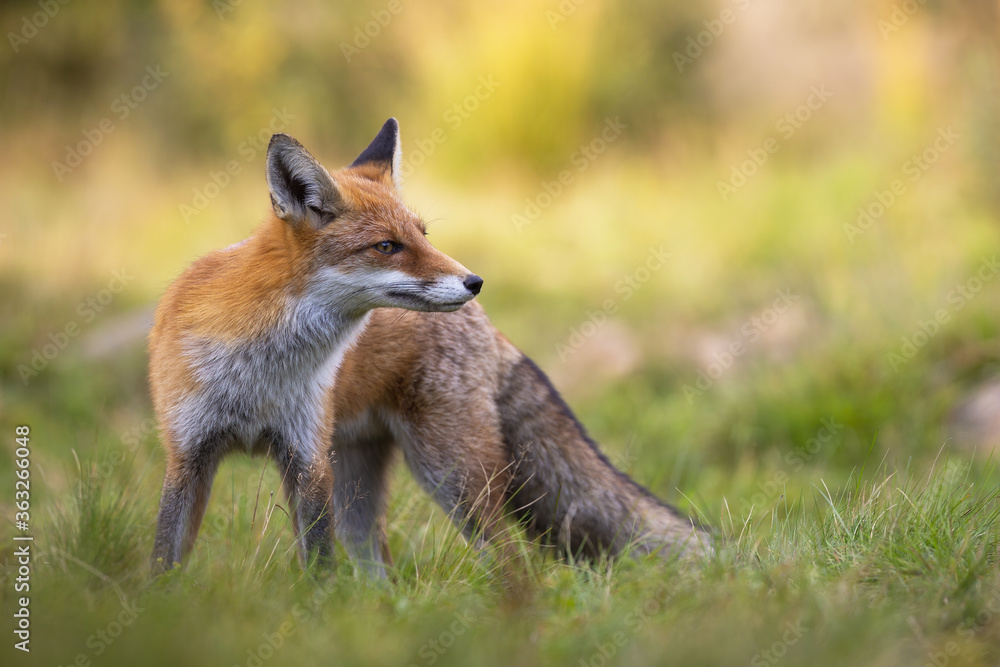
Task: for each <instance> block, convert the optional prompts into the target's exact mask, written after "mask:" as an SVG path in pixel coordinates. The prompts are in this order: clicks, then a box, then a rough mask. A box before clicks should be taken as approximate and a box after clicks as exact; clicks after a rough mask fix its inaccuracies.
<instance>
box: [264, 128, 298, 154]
mask: <svg viewBox="0 0 1000 667" xmlns="http://www.w3.org/2000/svg"><path fill="white" fill-rule="evenodd" d="M299 145H301V144H299V142H298V141H296V140H295V139H294V138H293V137H292V136H291V135H289V134H285V133H284V132H276V133H274V134H272V135H271V141H269V142H267V151H268V152H269V153H270V152H271V149H273V148H280V147H283V146H299Z"/></svg>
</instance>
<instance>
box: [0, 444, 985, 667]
mask: <svg viewBox="0 0 1000 667" xmlns="http://www.w3.org/2000/svg"><path fill="white" fill-rule="evenodd" d="M261 465H262V463H261ZM258 468H259V466H258V465H256V464H253V463H250V462H248V461H238V462H235V463H234V464H232V465H230V466H228V467H227V469H225V470H223V472H222V473H221V474H220V477H219V480H218V484H217V487H216V491H217V493H216V501H215V502H214V503H213V507H212V511H211V512H210V515H209V517H208V519H207V522H206V526H205V530H204V532H203V534H202V536H201V539H200V541H199V544H198V547H197V548H196V551H195V553H194V554H193V557H192V559H191V561H190V562H189V563H188V567H187V568H186V569H185V570H184V571H180V572H174V573H171V574H169V575H168V576H165V577H163V578H161V579H160V580H157V581H153V582H150V581H149V580H148V578H147V577H146V572H147V569H146V566H147V562H146V556H147V554H148V551H149V548H150V535H149V531H148V530H147V529H146V527H147V526H148V519H147V520H146V521H145V522H144V521H143V520H142V519H141V517H143V516H145V517H151V516H152V513H153V512H154V510H155V497H154V496H153V495H151V494H149V493H145V492H143V493H139V492H138V489H139V488H140V487H146V486H151V485H152V482H153V481H155V480H151V479H149V478H148V476H146V475H139V476H138V478H137V477H136V476H135V475H130V476H126V475H118V474H112V475H110V476H108V477H107V478H103V479H100V480H95V479H94V477H93V475H91V474H85V475H84V477H83V479H80V480H78V481H79V482H80V484H79V485H78V486H77V491H76V492H75V493H74V494H73V495H72V496H71V498H70V499H68V500H65V502H60V504H59V506H58V509H57V510H56V516H55V517H54V520H53V521H51V522H50V523H49V525H48V527H47V528H46V530H45V532H44V539H43V540H42V541H41V542H40V547H41V548H42V549H43V554H42V555H41V556H40V557H39V561H38V567H37V570H36V572H35V573H34V582H35V583H34V587H35V588H33V603H32V604H33V607H32V610H33V612H34V613H35V614H36V617H35V625H34V632H35V635H34V637H35V640H34V644H33V646H34V648H35V651H34V652H33V653H32V659H33V660H37V661H38V663H39V664H68V663H69V662H70V661H72V660H73V659H75V656H76V655H77V654H84V655H85V656H88V657H89V658H91V659H93V660H94V662H93V664H131V663H134V662H140V663H142V664H177V663H178V662H182V663H183V662H190V663H192V664H255V663H254V662H253V661H252V658H253V656H254V655H257V656H261V655H262V653H261V652H262V651H263V655H267V654H268V653H269V651H272V647H277V648H274V649H273V653H274V655H275V657H274V663H273V664H294V662H296V661H314V660H320V659H324V660H325V659H334V660H337V661H338V662H339V663H341V664H387V665H393V664H400V665H409V664H418V665H424V664H444V665H452V664H454V665H468V664H483V665H500V664H511V663H520V664H571V665H577V664H581V662H580V661H583V663H584V664H592V665H601V664H605V663H604V662H602V658H604V657H605V656H610V655H612V654H613V655H614V658H613V661H614V662H616V663H618V664H678V665H689V664H747V663H749V664H751V665H757V664H778V663H779V662H780V663H781V664H787V665H796V664H803V665H806V664H809V665H812V664H818V665H826V664H829V665H842V664H914V665H916V664H923V662H924V661H928V660H930V657H929V656H933V655H935V654H937V653H939V652H943V653H944V654H945V655H947V653H948V651H953V652H955V651H957V654H956V655H954V656H949V660H950V662H949V664H956V665H977V664H984V665H985V664H995V661H996V660H997V659H998V658H1000V652H998V645H997V642H996V637H997V631H998V624H1000V576H998V572H997V557H998V554H1000V539H998V538H1000V535H998V531H997V526H998V521H997V519H998V515H1000V497H998V490H997V485H996V481H995V480H996V470H995V468H994V467H992V466H990V465H985V466H969V465H967V464H960V463H955V462H947V461H940V462H939V463H938V466H937V467H936V469H935V470H934V471H932V472H930V473H927V474H921V475H917V474H915V473H913V472H912V471H907V470H905V469H902V470H899V469H895V470H890V469H887V468H884V467H880V468H879V469H878V470H877V471H874V472H872V473H871V474H868V475H862V474H860V473H859V474H858V475H856V476H854V477H852V479H850V480H849V482H848V483H847V484H845V485H844V486H843V487H841V488H840V489H837V490H832V491H831V490H829V489H828V488H827V485H826V483H825V482H823V481H822V480H818V481H817V483H816V484H815V485H814V486H813V488H812V489H811V490H810V491H809V492H807V493H805V494H802V495H801V496H797V497H795V498H794V499H789V498H788V497H783V498H780V499H779V500H778V501H776V502H775V503H773V505H771V506H770V507H765V508H755V509H754V511H753V513H752V515H751V516H739V515H735V514H734V515H732V516H730V514H729V511H728V509H726V510H725V514H724V519H723V521H722V522H721V525H720V526H719V544H720V548H719V551H718V553H717V555H715V556H714V557H711V558H709V559H706V560H705V561H704V562H699V563H696V564H684V563H668V562H663V561H661V560H658V559H656V558H653V557H650V558H644V559H638V560H633V559H630V558H624V559H619V560H617V561H615V562H612V563H606V562H601V563H592V564H580V563H576V564H574V563H569V562H566V561H561V560H557V559H555V558H553V557H551V556H545V555H544V554H541V553H540V552H538V551H537V550H535V549H532V548H530V545H523V546H524V547H525V553H527V554H530V556H529V559H530V567H529V570H530V572H531V575H530V577H529V579H530V584H529V585H528V587H527V591H526V593H524V594H522V595H517V596H514V597H512V596H511V595H509V594H508V593H507V592H506V591H505V590H504V587H503V586H502V585H501V584H500V582H499V578H498V577H497V575H496V572H494V571H493V568H492V567H491V566H490V565H488V564H487V563H488V562H489V559H484V558H480V557H478V556H477V555H476V554H475V553H473V552H472V550H471V549H470V548H469V547H468V546H467V545H465V543H464V542H463V541H462V540H461V539H460V538H458V537H457V533H455V531H453V530H452V529H450V527H449V526H448V524H447V522H446V521H445V520H444V517H442V516H441V513H440V512H439V511H438V510H436V509H434V508H432V507H431V506H430V504H429V502H428V501H427V500H425V499H423V497H422V496H420V495H419V494H418V493H417V491H416V488H415V484H414V483H413V482H412V481H411V480H409V479H406V478H405V477H404V478H403V479H401V480H399V482H400V483H399V484H397V486H396V492H395V493H394V496H393V499H392V502H391V507H390V516H391V517H392V522H391V531H390V532H391V543H392V547H393V549H394V552H395V553H396V554H397V567H396V568H395V569H394V571H393V573H392V581H391V582H375V581H365V580H363V579H361V578H359V575H358V574H357V573H356V572H355V571H354V569H353V567H352V565H351V564H350V563H349V562H347V561H345V560H343V559H342V560H341V562H340V564H339V566H338V570H337V572H336V573H335V574H333V575H329V576H323V575H321V576H320V577H319V578H318V579H314V578H313V577H312V576H310V575H308V574H305V573H303V572H301V571H300V570H299V568H298V566H297V563H296V561H295V559H294V554H293V553H292V552H291V550H290V539H291V535H290V528H289V522H288V520H287V517H286V516H285V515H284V514H283V512H282V511H281V510H280V509H276V508H275V506H274V502H273V501H272V499H271V498H270V495H269V493H267V492H266V489H267V488H268V487H273V486H274V484H275V483H276V482H277V480H276V479H273V477H274V475H273V474H272V473H271V472H270V471H267V472H265V474H264V478H265V480H264V482H263V483H261V484H260V488H261V489H262V490H265V491H264V492H263V493H261V494H259V495H258V493H257V491H256V489H255V487H256V486H257V484H258V482H257V479H258V475H259V473H258V472H257V470H258ZM974 468H976V469H978V472H973V469H974ZM248 480H249V481H248ZM94 482H97V483H94ZM147 483H148V484H147ZM414 498H416V500H414ZM11 574H12V573H11V572H10V571H9V570H8V572H7V576H11ZM3 583H4V586H5V587H7V586H9V582H6V581H5V582H3ZM123 610H125V611H124V612H123ZM133 612H134V613H135V618H134V620H133V619H132V615H133ZM124 621H127V622H129V623H130V624H129V625H126V626H123V629H122V630H121V634H120V636H118V637H115V638H114V639H113V641H107V640H111V639H112V637H111V635H117V634H118V631H119V627H118V625H116V624H117V623H119V622H124ZM102 633H103V634H102ZM88 642H89V643H88ZM248 651H250V653H248ZM98 652H100V655H97V653H98Z"/></svg>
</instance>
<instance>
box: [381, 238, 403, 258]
mask: <svg viewBox="0 0 1000 667" xmlns="http://www.w3.org/2000/svg"><path fill="white" fill-rule="evenodd" d="M375 249H376V250H378V251H379V252H380V253H382V254H383V255H391V254H393V253H396V252H399V251H400V250H402V249H403V246H401V245H399V244H398V243H393V242H392V241H379V242H378V243H376V244H375Z"/></svg>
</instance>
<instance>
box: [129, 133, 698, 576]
mask: <svg viewBox="0 0 1000 667" xmlns="http://www.w3.org/2000/svg"><path fill="white" fill-rule="evenodd" d="M400 158H401V150H400V139H399V126H398V124H397V122H396V120H395V119H392V118H391V119H389V120H388V121H387V122H386V123H385V125H384V126H383V127H382V129H381V131H380V132H379V134H378V135H377V136H376V137H375V139H374V140H373V141H372V143H371V144H370V145H369V146H368V147H367V148H366V149H365V150H364V151H363V152H362V153H361V155H360V156H358V158H357V159H356V160H355V161H354V162H353V163H352V164H351V165H350V166H349V167H347V168H344V169H341V170H339V171H335V172H332V173H331V172H328V171H327V170H326V169H325V168H324V167H322V166H321V165H320V164H319V163H318V162H317V161H316V160H315V159H314V158H313V157H312V155H310V154H309V153H308V152H307V151H306V150H305V148H303V146H302V145H301V144H299V143H298V142H297V141H296V140H295V139H292V138H291V137H289V136H288V135H285V134H275V135H274V136H273V137H272V138H271V142H270V145H269V146H268V150H267V158H266V162H267V164H266V176H267V184H268V188H269V190H270V195H271V203H272V206H273V209H274V215H273V216H270V217H269V219H267V220H266V221H265V222H264V223H263V224H262V225H261V226H260V227H259V228H258V229H257V231H256V232H255V233H254V235H253V236H251V237H250V238H249V239H247V240H245V241H242V242H240V243H237V244H235V245H233V246H230V247H228V248H225V249H223V250H219V251H216V252H213V253H211V254H209V255H207V256H205V257H203V258H201V259H200V260H198V261H196V262H195V263H194V264H193V265H192V266H191V267H190V268H189V269H188V270H187V271H186V272H185V273H184V274H182V275H181V277H180V278H178V279H177V280H176V282H174V283H173V285H171V286H170V288H169V289H168V290H167V292H166V294H165V296H164V297H163V299H162V300H161V302H160V304H159V307H158V308H157V311H156V317H155V323H154V326H153V330H152V332H151V334H150V340H149V352H150V384H151V389H152V395H153V403H154V406H155V409H156V414H157V417H158V420H159V425H160V430H161V440H162V442H163V444H164V447H165V448H166V451H167V457H168V461H167V470H166V477H165V479H164V483H163V495H162V498H161V501H160V511H159V518H158V521H157V529H156V538H155V543H154V549H153V566H154V569H155V570H157V571H160V570H163V569H167V568H170V567H173V566H174V565H176V564H178V563H180V562H181V561H182V560H183V557H184V556H185V555H186V554H187V552H188V551H189V550H190V549H191V547H192V545H193V543H194V540H195V537H196V535H197V533H198V528H199V525H200V523H201V520H202V517H203V516H204V513H205V507H206V504H207V502H208V498H209V493H210V490H211V486H212V479H213V477H214V475H215V472H216V469H217V468H218V465H219V462H220V461H221V459H222V458H223V457H224V456H225V455H226V454H229V453H230V452H234V451H246V452H248V453H250V454H268V455H270V456H271V457H273V459H274V461H275V462H276V463H277V465H278V466H279V468H280V470H281V472H282V474H283V480H284V487H285V491H286V494H287V496H288V499H289V506H290V508H291V509H290V514H291V516H292V518H293V523H294V528H295V532H296V537H297V540H296V541H297V544H298V547H299V553H300V556H301V558H302V559H303V561H304V562H309V561H310V560H312V559H317V560H323V561H329V560H330V559H331V558H332V551H333V532H334V530H333V527H334V525H336V527H337V528H336V532H337V536H338V537H339V539H340V540H341V541H342V543H343V545H344V547H345V549H346V550H347V552H348V554H349V555H350V556H351V557H352V558H354V559H356V560H357V561H359V563H361V564H362V565H363V566H364V567H366V568H367V569H368V570H369V571H371V572H372V573H374V574H375V575H377V576H384V575H385V567H386V565H389V564H391V557H390V554H389V550H388V546H387V539H386V531H385V518H384V514H385V498H386V483H387V479H388V475H389V470H390V466H391V463H392V461H393V458H394V454H395V452H396V451H397V450H400V449H401V450H402V452H403V457H404V458H405V460H406V462H407V464H408V465H409V467H410V469H411V471H412V472H413V475H414V477H415V478H416V479H417V480H418V482H419V483H420V484H421V486H423V488H424V489H426V490H427V491H428V492H429V493H431V494H432V495H433V496H434V498H435V499H436V500H437V501H438V503H440V504H441V506H442V507H443V508H444V509H445V511H446V512H448V513H449V514H450V515H451V516H452V517H453V519H454V520H455V521H456V523H457V524H458V525H459V526H460V527H461V529H462V530H463V531H464V532H465V534H466V536H467V537H469V538H471V539H476V540H480V541H482V542H484V543H485V542H488V541H489V540H490V539H491V538H493V537H494V536H495V535H496V533H497V531H498V529H499V525H500V522H501V520H502V519H503V517H504V516H511V517H513V518H515V519H517V520H518V521H520V522H521V523H522V524H523V525H524V526H525V528H526V529H527V531H528V532H529V534H530V535H532V536H533V537H537V538H538V539H539V541H541V542H545V543H551V544H555V545H557V546H560V547H562V548H563V549H564V550H566V551H568V552H571V553H573V554H579V555H583V556H597V555H599V554H602V553H608V554H611V555H613V554H617V553H619V552H621V551H622V550H624V549H625V548H626V547H627V546H629V545H632V546H633V547H634V548H635V549H636V550H638V551H641V552H650V551H662V552H663V553H665V554H671V555H689V554H701V553H706V552H707V551H708V550H709V549H710V547H709V539H708V535H707V533H706V532H705V531H704V529H702V528H701V527H700V526H698V525H696V524H695V523H694V522H693V521H692V520H690V519H688V518H686V517H684V516H682V515H681V514H680V513H678V512H677V511H676V510H674V509H673V508H672V507H670V506H668V505H665V504H663V503H661V502H660V501H658V500H657V499H656V498H655V497H654V496H653V495H651V494H650V493H649V492H647V491H646V490H645V489H644V488H642V487H641V486H640V485H638V484H637V483H635V482H634V481H632V480H631V479H630V478H629V477H628V476H627V475H625V474H624V473H622V472H619V471H618V470H616V469H615V468H614V467H613V466H612V465H611V464H610V463H609V462H608V460H607V459H606V458H605V457H604V456H603V455H602V454H601V453H600V451H599V450H598V449H597V447H596V445H595V444H594V443H593V441H591V440H590V438H589V437H588V436H587V434H586V432H585V431H584V429H583V427H582V426H581V425H580V424H579V422H577V420H576V419H575V418H574V416H573V413H572V412H571V411H570V409H569V408H568V407H567V405H566V403H565V402H563V400H562V399H561V398H560V396H559V394H558V392H557V391H556V390H555V389H554V388H553V386H552V385H551V383H550V382H549V380H548V379H547V378H546V376H545V374H544V373H543V372H542V371H541V370H540V369H539V368H538V367H537V366H536V365H535V364H534V363H532V361H531V360H530V359H528V358H527V357H526V356H524V355H523V354H522V353H521V352H520V351H519V350H518V349H517V348H516V347H514V345H512V344H511V343H510V342H509V341H508V340H507V339H506V338H505V337H504V336H503V335H501V334H500V333H499V332H498V331H497V330H496V329H495V328H494V327H493V326H492V325H491V324H490V321H489V320H488V319H487V317H486V315H485V314H484V313H483V310H482V308H481V307H480V306H479V305H478V303H472V304H468V305H466V304H467V303H468V302H469V301H470V300H472V299H473V297H475V296H476V295H477V294H478V293H479V291H480V288H481V287H482V284H483V281H482V279H481V278H480V277H478V276H476V275H474V274H472V273H471V272H470V271H469V270H468V269H466V268H465V267H464V266H462V265H461V264H459V263H458V262H456V261H455V260H453V259H451V258H449V257H447V256H446V255H444V254H442V253H441V252H440V251H438V250H436V249H434V248H433V247H432V246H431V245H430V243H428V241H427V239H426V238H425V235H426V230H425V227H424V223H423V222H422V221H421V220H420V218H419V217H418V216H417V215H416V214H414V213H413V212H411V211H410V210H409V209H408V208H407V207H406V206H405V205H404V204H403V202H402V201H401V199H400V194H399V183H398V178H399V173H400V169H401V166H400ZM463 306H464V307H463ZM401 309H402V310H401Z"/></svg>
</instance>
